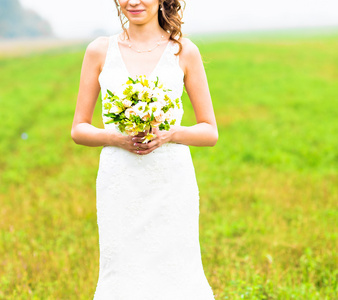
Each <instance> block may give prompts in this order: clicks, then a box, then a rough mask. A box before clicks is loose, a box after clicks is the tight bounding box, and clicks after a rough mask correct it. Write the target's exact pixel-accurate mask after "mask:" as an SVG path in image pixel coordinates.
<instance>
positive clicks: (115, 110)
mask: <svg viewBox="0 0 338 300" xmlns="http://www.w3.org/2000/svg"><path fill="white" fill-rule="evenodd" d="M122 111H123V109H122V108H121V107H120V106H118V105H116V104H114V103H113V104H112V107H111V108H110V109H109V112H111V113H113V114H116V115H117V114H119V113H120V112H122Z"/></svg>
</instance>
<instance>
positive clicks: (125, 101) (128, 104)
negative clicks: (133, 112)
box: [122, 99, 133, 107]
mask: <svg viewBox="0 0 338 300" xmlns="http://www.w3.org/2000/svg"><path fill="white" fill-rule="evenodd" d="M122 104H123V105H124V107H130V106H131V105H132V104H133V103H132V102H131V101H130V100H128V99H125V100H123V101H122Z"/></svg>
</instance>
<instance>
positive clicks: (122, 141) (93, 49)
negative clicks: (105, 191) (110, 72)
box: [71, 38, 135, 152]
mask: <svg viewBox="0 0 338 300" xmlns="http://www.w3.org/2000/svg"><path fill="white" fill-rule="evenodd" d="M108 42H109V41H108V38H98V39H96V40H95V41H93V42H92V43H90V44H89V46H88V47H87V50H86V53H85V56H84V59H83V64H82V70H81V78H80V87H79V93H78V99H77V103H76V109H75V115H74V120H73V125H72V130H71V136H72V139H73V140H74V142H75V143H77V144H80V145H85V146H91V147H97V146H118V147H122V148H124V149H126V150H128V151H131V150H133V152H134V148H135V147H133V146H132V145H133V143H132V141H131V138H129V137H125V136H123V135H122V134H120V133H118V132H117V131H115V130H108V129H101V128H97V127H95V126H93V125H92V124H91V123H92V118H93V112H94V108H95V104H96V101H97V98H98V95H99V92H100V84H99V81H98V77H99V75H100V72H101V70H102V67H103V64H104V61H105V58H106V53H107V48H108Z"/></svg>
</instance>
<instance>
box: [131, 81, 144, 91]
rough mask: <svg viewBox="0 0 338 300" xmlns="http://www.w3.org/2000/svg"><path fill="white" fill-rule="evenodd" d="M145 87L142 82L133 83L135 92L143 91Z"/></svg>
mask: <svg viewBox="0 0 338 300" xmlns="http://www.w3.org/2000/svg"><path fill="white" fill-rule="evenodd" d="M143 89H144V87H143V85H142V84H141V83H140V82H138V83H135V84H133V93H136V92H139V93H141V92H142V91H143Z"/></svg>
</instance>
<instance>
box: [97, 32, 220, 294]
mask: <svg viewBox="0 0 338 300" xmlns="http://www.w3.org/2000/svg"><path fill="white" fill-rule="evenodd" d="M177 50H178V47H177V45H176V44H175V43H173V42H169V43H168V45H167V46H166V48H165V50H164V52H163V54H162V56H161V59H160V60H159V62H158V64H157V66H156V67H155V69H154V71H153V72H152V73H151V75H150V79H152V80H156V76H158V77H159V78H160V80H161V81H162V82H163V83H164V85H165V87H166V88H168V89H171V90H172V91H171V92H170V93H171V97H172V99H176V98H180V97H181V95H182V92H183V77H184V74H183V71H182V69H181V68H180V67H179V63H178V59H179V58H178V57H177V56H175V55H174V54H175V53H177ZM140 75H142V74H140ZM128 76H129V74H128V71H127V68H126V65H125V64H124V62H123V59H122V56H121V52H120V49H119V46H118V39H117V35H115V36H111V37H110V39H109V47H108V52H107V56H106V61H105V65H104V67H103V70H102V72H101V74H100V77H99V82H100V85H101V89H102V90H101V91H102V96H103V97H104V96H105V94H106V90H107V89H109V90H112V91H114V90H115V89H116V88H117V87H118V86H120V85H121V84H123V83H125V82H126V81H127V79H128ZM182 115H183V109H182V104H181V108H180V109H177V108H176V110H175V117H176V119H177V123H176V124H177V125H178V124H180V122H181V119H182ZM103 121H104V122H105V121H106V118H105V117H104V116H103ZM105 127H106V128H110V127H112V128H116V125H115V124H109V125H107V124H105ZM96 188H97V223H98V228H99V242H100V272H99V279H98V283H97V287H96V292H95V296H94V299H95V300H211V299H214V296H213V292H212V289H211V287H210V285H209V283H208V281H207V279H206V277H205V274H204V270H203V265H202V260H201V252H200V244H199V227H198V226H199V192H198V186H197V184H196V178H195V171H194V167H193V163H192V160H191V155H190V150H189V147H188V146H185V145H182V144H175V143H167V144H164V145H162V146H161V147H160V148H157V149H156V150H155V151H153V152H152V153H150V154H148V155H144V156H140V155H137V154H133V153H131V152H128V151H126V150H124V149H122V148H118V147H112V146H105V147H103V149H102V152H101V155H100V163H99V170H98V175H97V182H96Z"/></svg>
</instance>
